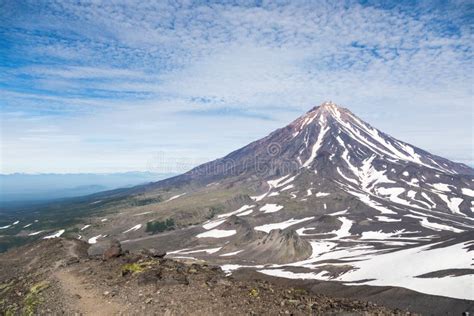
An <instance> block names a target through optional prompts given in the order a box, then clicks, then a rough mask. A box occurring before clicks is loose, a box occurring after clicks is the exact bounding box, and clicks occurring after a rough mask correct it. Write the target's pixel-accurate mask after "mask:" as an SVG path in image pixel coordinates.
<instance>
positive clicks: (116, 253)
mask: <svg viewBox="0 0 474 316" xmlns="http://www.w3.org/2000/svg"><path fill="white" fill-rule="evenodd" d="M122 254H123V253H122V245H120V242H119V241H118V240H111V241H110V244H109V247H108V248H107V249H106V250H105V251H104V253H103V254H102V259H103V260H110V259H112V258H117V257H120V256H121V255H122Z"/></svg>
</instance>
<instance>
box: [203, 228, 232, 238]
mask: <svg viewBox="0 0 474 316" xmlns="http://www.w3.org/2000/svg"><path fill="white" fill-rule="evenodd" d="M236 233H237V231H236V230H235V229H232V230H222V229H213V230H209V231H207V232H204V233H201V234H199V235H197V236H196V237H197V238H225V237H230V236H232V235H235V234H236Z"/></svg>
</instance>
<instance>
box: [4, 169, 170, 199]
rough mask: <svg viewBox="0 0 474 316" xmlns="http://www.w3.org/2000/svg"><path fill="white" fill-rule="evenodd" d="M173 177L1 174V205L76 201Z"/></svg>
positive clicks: (141, 173) (139, 173) (125, 173)
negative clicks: (45, 201) (78, 198)
mask: <svg viewBox="0 0 474 316" xmlns="http://www.w3.org/2000/svg"><path fill="white" fill-rule="evenodd" d="M173 175H174V174H161V173H151V172H123V173H104V174H98V173H70V174H55V173H47V174H45V173H43V174H26V173H13V174H0V201H1V202H12V201H15V202H18V203H22V202H27V201H44V200H51V199H59V198H67V197H76V196H82V195H88V194H92V193H96V192H100V191H105V190H111V189H116V188H123V187H131V186H135V185H138V184H144V183H149V182H155V181H159V180H161V179H165V178H168V177H171V176H173Z"/></svg>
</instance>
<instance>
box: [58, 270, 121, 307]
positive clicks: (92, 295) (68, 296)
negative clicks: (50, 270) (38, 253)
mask: <svg viewBox="0 0 474 316" xmlns="http://www.w3.org/2000/svg"><path fill="white" fill-rule="evenodd" d="M54 276H55V277H56V278H57V280H58V281H59V282H60V285H61V288H62V289H63V291H64V292H65V293H64V298H65V300H66V304H67V305H68V306H69V308H70V309H71V312H78V313H80V314H82V315H98V316H99V315H101V316H102V315H120V314H123V313H124V312H125V310H126V307H125V306H122V305H120V304H118V303H116V302H113V301H110V300H108V299H107V298H105V297H104V296H103V295H102V293H99V291H98V290H97V289H96V288H95V287H94V285H93V284H85V283H84V282H83V280H82V278H80V277H79V276H77V274H76V272H75V271H73V270H68V269H63V270H59V271H57V272H56V273H55V274H54Z"/></svg>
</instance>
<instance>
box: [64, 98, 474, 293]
mask: <svg viewBox="0 0 474 316" xmlns="http://www.w3.org/2000/svg"><path fill="white" fill-rule="evenodd" d="M87 203H89V207H91V208H93V209H96V208H97V212H95V213H99V210H100V211H103V212H105V213H106V214H108V215H107V217H106V218H105V217H104V216H97V217H94V218H90V219H88V220H87V221H85V222H84V225H86V226H87V225H89V226H87V227H86V226H77V227H76V228H77V229H76V232H72V231H71V232H70V233H69V234H70V236H73V237H77V238H81V239H85V240H88V241H89V243H91V244H93V247H92V248H91V249H92V251H100V244H101V241H103V240H107V239H108V238H111V237H114V238H118V239H120V240H121V241H122V244H123V246H124V248H126V249H129V250H134V249H137V248H140V247H144V246H149V247H153V246H155V245H157V244H158V245H160V247H161V248H166V250H168V251H170V254H169V255H170V256H171V257H186V258H188V259H189V258H191V259H193V258H194V259H205V260H207V261H211V262H214V263H217V264H221V265H222V266H223V268H224V269H225V270H226V271H228V272H229V273H231V272H232V271H233V270H235V269H238V268H240V267H242V266H246V267H252V268H254V269H256V270H257V271H259V272H261V273H264V274H267V275H273V276H282V277H286V278H305V279H316V280H324V281H337V282H344V283H345V284H367V285H376V286H377V285H390V286H402V287H407V288H409V289H412V290H415V291H420V292H423V293H428V294H433V295H442V296H448V297H455V298H462V299H471V300H472V299H474V297H473V296H472V293H473V292H472V291H469V288H470V287H472V284H473V279H472V275H473V274H472V271H473V270H472V265H471V257H472V252H471V251H472V249H473V248H474V243H473V239H474V236H473V232H474V216H473V210H474V208H473V204H474V170H473V169H471V168H469V167H467V166H465V165H463V164H459V163H455V162H451V161H449V160H447V159H444V158H441V157H438V156H435V155H432V154H430V153H428V152H426V151H424V150H421V149H419V148H416V147H414V146H412V145H409V144H407V143H404V142H402V141H399V140H397V139H395V138H393V137H391V136H389V135H387V134H385V133H383V132H381V131H378V130H377V129H375V128H373V127H371V126H370V125H369V124H367V123H365V122H363V121H361V120H360V119H358V118H357V117H356V116H355V115H354V114H352V113H351V112H350V111H348V110H347V109H344V108H341V107H339V106H337V105H335V104H333V103H330V102H326V103H323V104H322V105H320V106H319V107H315V108H313V109H312V110H310V111H309V112H307V113H306V114H305V115H303V116H302V117H300V118H298V119H296V120H295V121H293V122H292V123H291V124H289V125H288V126H286V127H284V128H281V129H279V130H276V131H275V132H273V133H271V134H270V135H268V136H267V137H265V138H263V139H261V140H258V141H255V142H253V143H251V144H249V145H247V146H245V147H243V148H241V149H239V150H237V151H234V152H232V153H230V154H229V155H227V156H226V157H224V158H221V159H218V160H215V161H213V162H210V163H207V164H204V165H201V166H198V167H197V168H195V169H193V170H191V171H189V172H187V173H185V174H183V175H180V176H177V177H174V178H170V179H167V180H163V181H160V182H156V183H152V184H149V185H145V186H139V187H135V188H133V189H130V190H124V191H120V192H119V193H118V194H112V195H111V196H110V197H108V196H107V194H102V195H100V196H96V197H91V200H89V201H88V202H87ZM95 213H94V214H95ZM101 214H104V213H101ZM171 219H172V223H173V225H171V224H170V225H171V226H166V227H165V226H163V225H164V224H163V223H165V221H166V220H171ZM157 221H162V223H157ZM150 222H154V223H155V224H154V226H153V227H163V229H168V231H165V232H161V233H157V234H152V233H151V230H152V229H151V227H152V225H150V224H148V223H150ZM169 223H171V222H169ZM84 227H86V228H84ZM147 227H148V231H147ZM170 228H171V229H173V230H169V229H170ZM155 232H156V231H155ZM66 234H67V232H66ZM94 248H96V250H94ZM453 258H455V259H453ZM394 265H396V267H397V271H396V272H397V273H394V272H393V268H394Z"/></svg>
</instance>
